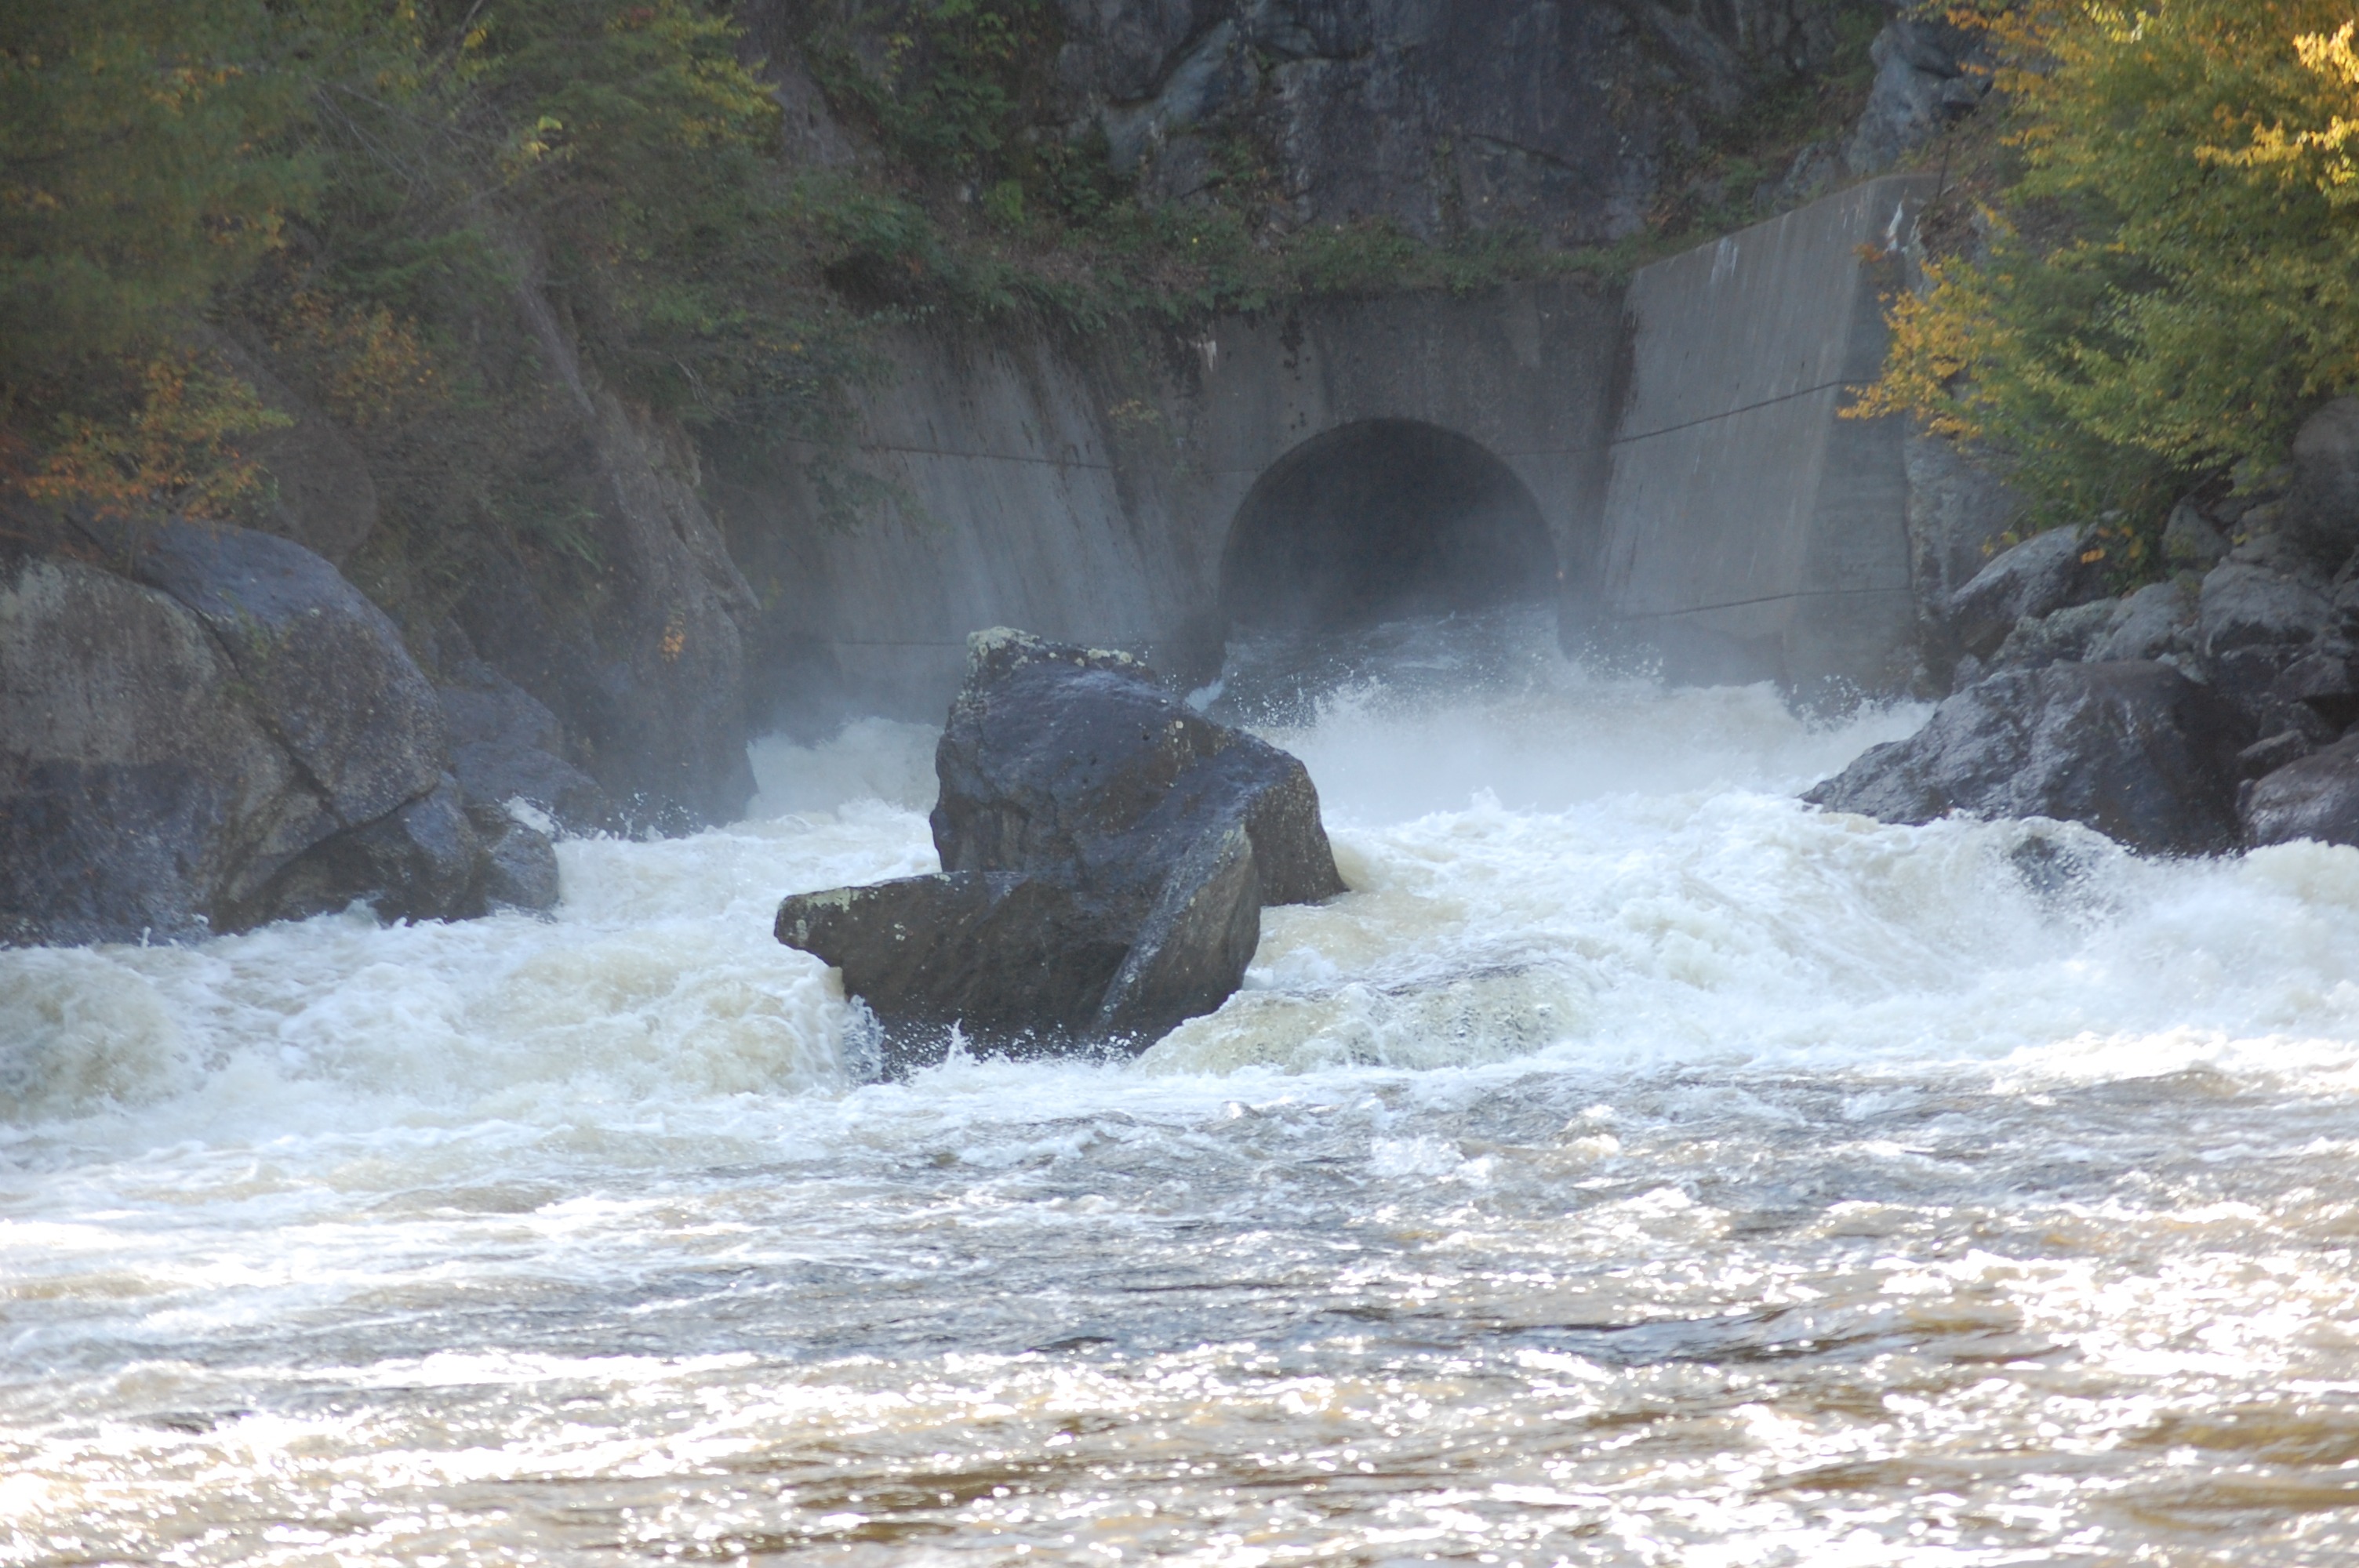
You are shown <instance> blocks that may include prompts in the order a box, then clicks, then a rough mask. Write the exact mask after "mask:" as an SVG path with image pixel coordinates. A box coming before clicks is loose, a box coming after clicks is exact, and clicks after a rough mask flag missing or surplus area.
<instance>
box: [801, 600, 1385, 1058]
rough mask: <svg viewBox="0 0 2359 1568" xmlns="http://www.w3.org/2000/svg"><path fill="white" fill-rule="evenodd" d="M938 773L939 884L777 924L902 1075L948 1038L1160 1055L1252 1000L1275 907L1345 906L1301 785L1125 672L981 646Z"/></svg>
mask: <svg viewBox="0 0 2359 1568" xmlns="http://www.w3.org/2000/svg"><path fill="white" fill-rule="evenodd" d="M935 767H936V772H937V773H938V775H939V776H940V784H941V795H940V804H938V805H937V806H936V807H935V809H934V814H933V830H934V843H935V848H936V849H938V850H939V851H940V855H941V860H942V865H943V868H944V870H943V871H942V872H941V873H940V874H938V875H934V876H928V877H912V878H904V879H901V880H899V881H892V882H886V883H882V884H878V885H877V886H875V887H867V888H842V889H834V890H831V891H828V892H813V893H801V894H797V895H794V896H792V897H789V898H788V899H787V900H785V901H784V902H783V903H781V904H780V905H779V909H778V917H777V937H778V940H779V941H781V942H783V943H785V944H786V945H788V946H793V947H799V948H801V949H803V950H804V951H807V952H810V953H813V954H816V955H817V956H819V957H821V958H824V959H825V960H826V961H827V962H829V963H830V964H832V965H835V966H836V967H837V968H841V969H842V970H843V983H844V989H845V991H846V992H847V993H848V994H850V995H853V996H856V997H858V998H860V999H861V1000H863V1001H864V1002H865V1003H866V1004H867V1005H868V1006H869V1008H870V1009H871V1010H872V1011H874V1012H875V1014H876V1016H877V1017H878V1019H879V1020H880V1021H881V1022H883V1023H884V1024H885V1025H886V1030H887V1033H888V1041H889V1042H890V1043H891V1044H892V1045H893V1047H894V1053H895V1055H896V1056H897V1059H899V1060H903V1061H907V1060H911V1059H917V1058H920V1057H922V1055H923V1054H925V1053H927V1052H928V1051H929V1050H935V1049H939V1048H940V1044H941V1043H942V1041H943V1040H944V1039H945V1038H946V1036H947V1032H948V1030H949V1028H950V1027H951V1025H953V1024H955V1025H957V1026H958V1027H959V1029H960V1030H961V1031H962V1032H963V1033H965V1034H966V1035H967V1036H968V1037H971V1038H973V1039H975V1040H977V1041H979V1042H981V1043H984V1044H987V1045H989V1046H992V1047H994V1048H999V1049H1008V1050H1014V1051H1017V1052H1026V1051H1032V1052H1046V1051H1063V1050H1072V1049H1103V1048H1109V1047H1112V1048H1126V1049H1130V1050H1139V1049H1144V1048H1145V1047H1146V1046H1147V1045H1148V1044H1152V1043H1153V1042H1154V1041H1155V1039H1156V1038H1158V1036H1159V1035H1161V1034H1163V1033H1166V1032H1168V1031H1169V1029H1171V1028H1172V1027H1173V1026H1174V1025H1176V1024H1178V1023H1180V1022H1182V1021H1184V1020H1186V1019H1188V1018H1192V1017H1195V1016H1197V1015H1199V1014H1201V1013H1204V1012H1209V1011H1212V1010H1213V1009H1214V1008H1216V1007H1218V1006H1219V1005H1220V1004H1221V1002H1222V1001H1223V1000H1225V999H1226V998H1227V997H1228V996H1229V995H1230V994H1231V993H1232V992H1234V990H1235V989H1236V988H1237V985H1238V984H1239V982H1240V981H1241V980H1242V979H1243V978H1244V975H1245V965H1246V964H1247V963H1248V962H1249V961H1250V960H1251V959H1252V957H1253V952H1254V948H1255V946H1256V944H1257V943H1258V942H1259V940H1260V935H1261V910H1262V906H1263V905H1264V904H1265V903H1303V902H1310V901H1314V900H1317V899H1321V898H1326V897H1329V896H1331V895H1332V894H1334V893H1338V892H1343V878H1342V877H1341V876H1340V875H1338V874H1337V872H1336V871H1335V862H1334V856H1333V854H1332V850H1331V849H1329V847H1328V843H1327V836H1326V830H1325V829H1324V828H1323V827H1321V824H1320V820H1319V798H1318V794H1317V792H1316V791H1315V790H1314V789H1313V788H1312V786H1311V784H1310V774H1309V773H1307V772H1306V771H1305V770H1304V769H1303V767H1302V764H1301V763H1300V762H1298V761H1296V760H1295V759H1294V758H1292V757H1289V756H1288V755H1287V754H1286V753H1285V752H1280V751H1278V750H1277V748H1275V747H1273V746H1270V745H1268V744H1267V743H1266V742H1264V741H1258V740H1256V739H1255V738H1254V737H1253V736H1250V735H1247V734H1245V733H1244V732H1242V731H1240V730H1232V729H1229V728H1228V727H1227V726H1225V725H1221V724H1216V723H1214V722H1212V720H1210V719H1205V718H1204V717H1203V716H1202V715H1201V714H1198V713H1196V712H1195V711H1194V710H1192V709H1190V708H1188V707H1187V706H1186V705H1185V704H1184V703H1180V702H1178V701H1176V700H1174V699H1173V698H1172V697H1170V696H1169V695H1168V694H1167V693H1165V692H1164V691H1163V690H1162V689H1161V688H1160V687H1158V686H1157V685H1156V684H1155V681H1154V679H1153V677H1152V676H1151V675H1150V674H1149V673H1148V672H1147V669H1146V668H1145V666H1144V665H1140V664H1138V663H1137V662H1136V660H1134V659H1131V658H1129V657H1128V656H1127V655H1125V654H1109V653H1103V652H1099V651H1095V650H1091V649H1084V648H1076V647H1070V646H1066V645H1063V644H1060V643H1047V642H1043V641H1041V640H1040V639H1038V638H1035V637H1031V636H1028V635H1027V634H1025V633H1014V632H1008V631H1005V630H1000V631H994V632H986V633H977V634H976V635H975V636H974V637H973V638H972V639H971V640H970V643H969V658H968V669H967V678H966V683H965V685H964V686H963V687H962V689H961V690H960V693H959V696H958V698H957V700H956V702H955V703H954V704H953V705H952V707H951V716H950V722H949V724H948V726H947V727H946V728H945V730H944V731H943V734H942V739H941V742H940V746H939V747H938V749H937V751H936V753H935Z"/></svg>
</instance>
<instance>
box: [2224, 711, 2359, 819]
mask: <svg viewBox="0 0 2359 1568" xmlns="http://www.w3.org/2000/svg"><path fill="white" fill-rule="evenodd" d="M2243 816H2244V819H2245V841H2246V842H2247V843H2251V844H2284V843H2288V842H2290V841H2291V840H2293V839H2296V838H2314V839H2316V840H2317V841H2319V842H2320V843H2321V844H2359V735H2353V736H2347V737H2345V738H2344V739H2343V740H2340V741H2336V742H2335V743H2334V744H2332V746H2329V747H2327V748H2326V749H2325V750H2323V751H2321V752H2313V753H2312V754H2311V755H2310V756H2307V757H2304V758H2302V759H2300V760H2299V762H2290V763H2288V764H2287V765H2286V766H2284V767H2281V768H2279V769H2277V771H2276V772H2274V773H2269V774H2267V776H2265V777H2263V778H2261V779H2259V780H2257V781H2256V782H2255V783H2254V784H2253V787H2252V789H2251V791H2250V792H2249V793H2248V794H2247V795H2245V802H2244V811H2243Z"/></svg>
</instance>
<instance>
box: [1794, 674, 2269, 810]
mask: <svg viewBox="0 0 2359 1568" xmlns="http://www.w3.org/2000/svg"><path fill="white" fill-rule="evenodd" d="M2251 740H2252V730H2251V728H2250V726H2249V725H2248V724H2247V722H2246V721H2245V719H2244V718H2243V716H2242V715H2240V714H2238V713H2237V712H2236V711H2235V710H2234V708H2231V707H2230V706H2229V705H2228V704H2227V703H2225V702H2224V701H2223V700H2222V699H2221V698H2220V697H2218V696H2217V695H2216V694H2214V693H2213V692H2212V691H2210V690H2208V689H2207V688H2205V687H2201V686H2198V685H2196V684H2195V683H2194V682H2192V681H2190V680H2189V679H2188V678H2187V677H2186V676H2183V675H2181V674H2180V672H2179V671H2177V670H2175V669H2173V668H2171V667H2170V666H2169V665H2164V664H2160V663H2154V662H2138V663H2119V664H2097V665H2091V664H2056V665H2048V666H2047V667H2045V668H2042V669H2036V670H2004V671H2001V672H2000V673H1999V674H1997V675H1995V676H1991V677H1989V678H1988V679H1986V680H1984V681H1982V682H1980V683H1979V684H1977V685H1975V686H1973V687H1969V688H1967V689H1966V690H1964V691H1962V692H1960V693H1958V694H1957V695H1956V696H1954V697H1951V698H1949V700H1947V701H1946V702H1943V703H1942V704H1941V705H1940V708H1936V709H1935V710H1934V713H1933V717H1932V719H1930V721H1929V722H1928V723H1927V724H1926V725H1925V727H1924V728H1923V729H1922V730H1919V731H1918V732H1917V733H1916V734H1915V735H1912V736H1910V737H1909V738H1908V739H1907V740H1905V741H1893V742H1891V743H1889V744H1886V745H1882V746H1878V747H1875V749H1874V750H1872V751H1870V752H1867V753H1866V754H1865V755H1864V756H1863V757H1861V758H1860V759H1859V760H1858V761H1857V762H1854V763H1853V764H1852V765H1851V766H1850V767H1848V768H1846V769H1844V770H1843V773H1840V774H1838V775H1836V776H1835V777H1834V778H1832V779H1830V780H1828V781H1827V782H1826V783H1824V784H1820V785H1818V786H1817V787H1816V788H1814V789H1812V790H1811V791H1810V793H1809V794H1808V795H1805V796H1804V797H1803V798H1805V799H1806V800H1809V801H1810V802H1811V803H1812V804H1814V805H1818V806H1828V807H1831V808H1832V809H1835V810H1840V811H1855V812H1859V813H1861V814H1863V815H1865V816H1874V817H1876V818H1878V819H1880V820H1882V821H1886V822H1907V823H1920V822H1930V821H1931V820H1933V819H1934V818H1935V817H1938V816H1946V815H1948V814H1949V813H1951V812H1962V813H1964V814H1965V815H1967V816H1983V817H2012V816H2048V817H2054V818H2056V819H2058V820H2060V821H2071V822H2080V823H2084V824H2086V825H2087V826H2089V827H2093V828H2095V829H2097V830H2098V831H2099V832H2101V833H2104V834H2105V835H2106V836H2107V837H2109V838H2114V839H2116V840H2118V841H2120V842H2121V843H2124V844H2126V845H2129V846H2130V847H2132V848H2133V849H2147V850H2154V851H2159V852H2164V853H2173V854H2202V853H2208V852H2211V851H2214V850H2219V849H2227V848H2230V847H2231V846H2233V845H2234V843H2235V842H2236V841H2237V839H2238V838H2239V836H2240V834H2239V827H2238V822H2237V817H2236V784H2237V780H2238V763H2237V753H2238V752H2239V751H2241V750H2242V749H2243V748H2244V747H2245V745H2246V744H2247V743H2248V742H2249V741H2251Z"/></svg>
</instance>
